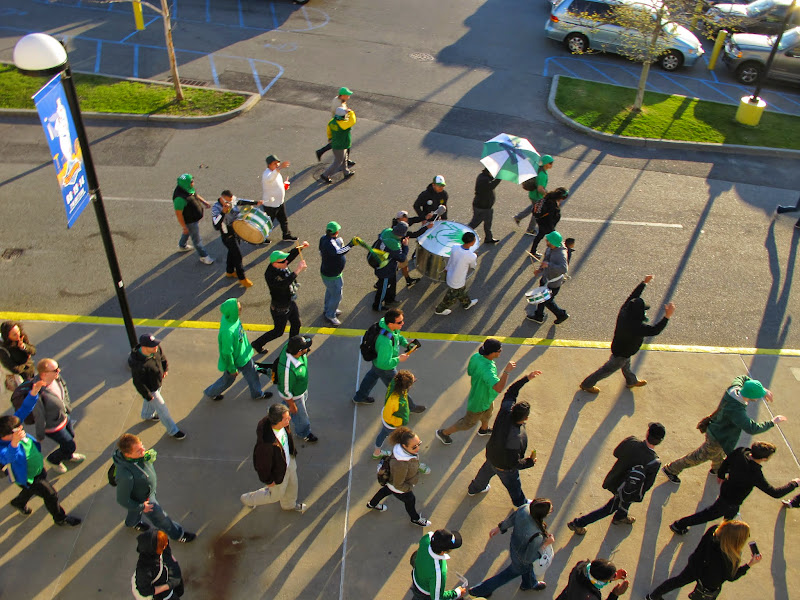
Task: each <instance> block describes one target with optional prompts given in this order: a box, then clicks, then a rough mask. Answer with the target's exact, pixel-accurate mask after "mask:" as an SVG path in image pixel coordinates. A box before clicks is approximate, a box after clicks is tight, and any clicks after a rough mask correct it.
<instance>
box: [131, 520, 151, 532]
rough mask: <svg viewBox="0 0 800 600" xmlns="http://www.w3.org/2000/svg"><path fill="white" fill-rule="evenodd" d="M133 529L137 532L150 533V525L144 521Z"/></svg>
mask: <svg viewBox="0 0 800 600" xmlns="http://www.w3.org/2000/svg"><path fill="white" fill-rule="evenodd" d="M131 529H135V530H136V531H150V525H148V524H147V523H144V522H143V521H139V522H138V523H137V524H136V525H134V526H133V527H131Z"/></svg>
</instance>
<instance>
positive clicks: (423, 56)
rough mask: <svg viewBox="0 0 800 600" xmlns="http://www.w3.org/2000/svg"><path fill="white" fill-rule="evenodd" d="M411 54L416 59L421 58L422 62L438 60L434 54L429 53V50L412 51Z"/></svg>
mask: <svg viewBox="0 0 800 600" xmlns="http://www.w3.org/2000/svg"><path fill="white" fill-rule="evenodd" d="M409 56H410V57H411V58H413V59H414V60H419V61H421V62H430V61H432V60H436V58H435V57H434V56H433V54H428V53H427V52H412V53H411V54H409Z"/></svg>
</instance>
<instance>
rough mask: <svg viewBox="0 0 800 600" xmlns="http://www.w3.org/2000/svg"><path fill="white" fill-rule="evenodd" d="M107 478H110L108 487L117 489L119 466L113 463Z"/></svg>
mask: <svg viewBox="0 0 800 600" xmlns="http://www.w3.org/2000/svg"><path fill="white" fill-rule="evenodd" d="M106 477H108V485H110V486H111V487H117V465H115V464H114V463H113V462H112V463H111V466H110V467H108V472H107V473H106Z"/></svg>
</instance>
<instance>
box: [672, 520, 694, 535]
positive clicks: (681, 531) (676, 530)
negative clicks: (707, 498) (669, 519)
mask: <svg viewBox="0 0 800 600" xmlns="http://www.w3.org/2000/svg"><path fill="white" fill-rule="evenodd" d="M669 528H670V531H672V533H674V534H675V535H686V534H687V533H689V528H688V527H678V522H677V521H675V522H674V523H670V525H669Z"/></svg>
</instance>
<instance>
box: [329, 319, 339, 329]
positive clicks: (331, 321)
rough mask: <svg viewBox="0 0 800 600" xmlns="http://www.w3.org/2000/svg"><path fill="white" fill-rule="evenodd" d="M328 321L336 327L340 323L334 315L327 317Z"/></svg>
mask: <svg viewBox="0 0 800 600" xmlns="http://www.w3.org/2000/svg"><path fill="white" fill-rule="evenodd" d="M328 323H330V324H331V325H335V326H336V327H338V326H339V325H341V324H342V322H341V321H340V320H339V319H337V318H336V317H333V318H332V319H328Z"/></svg>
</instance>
